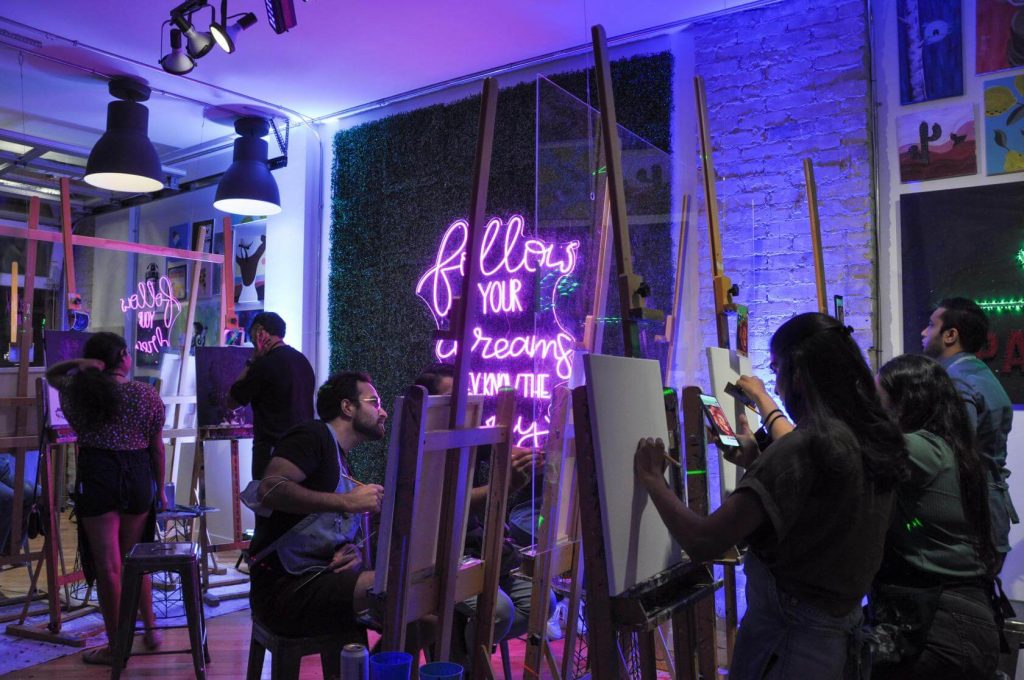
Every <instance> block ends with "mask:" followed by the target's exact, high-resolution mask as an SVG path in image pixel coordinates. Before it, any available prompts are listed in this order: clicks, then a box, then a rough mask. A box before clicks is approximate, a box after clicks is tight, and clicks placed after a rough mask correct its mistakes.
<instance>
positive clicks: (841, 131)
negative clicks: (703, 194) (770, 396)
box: [691, 0, 875, 379]
mask: <svg viewBox="0 0 1024 680" xmlns="http://www.w3.org/2000/svg"><path fill="white" fill-rule="evenodd" d="M867 22H868V18H867V9H866V7H865V2H864V0H782V1H781V2H779V3H776V4H772V5H769V6H766V7H761V8H756V9H751V10H747V11H741V12H737V13H733V14H728V15H725V16H721V17H718V18H714V19H709V20H707V21H703V22H700V23H697V24H695V25H694V26H693V27H692V28H691V30H692V31H693V32H694V33H693V43H694V50H695V54H694V64H695V70H696V73H698V74H699V75H702V76H703V77H704V80H705V87H706V92H707V100H708V118H709V123H710V128H711V140H712V146H713V154H714V167H715V171H716V173H717V175H718V182H717V189H718V198H719V209H720V213H719V214H720V216H721V225H722V240H723V252H724V265H725V270H726V274H728V275H729V276H730V277H731V278H732V279H733V281H734V282H736V283H738V284H739V285H740V288H741V295H740V296H739V297H738V298H737V302H739V303H741V304H746V305H749V306H750V308H751V312H750V313H751V325H750V337H751V359H752V360H753V362H754V365H755V367H756V368H758V369H759V371H758V372H759V373H761V374H762V377H764V378H766V379H767V378H768V377H769V376H768V375H764V374H765V373H767V365H768V341H769V339H770V338H771V334H772V332H774V330H775V329H776V328H778V326H779V325H780V324H781V323H782V322H784V321H785V320H786V319H788V318H789V317H790V316H792V315H793V314H795V313H799V312H804V311H813V310H815V309H816V305H817V302H816V296H815V287H814V263H813V259H812V254H811V237H810V231H809V221H808V214H807V195H806V190H805V183H804V176H803V167H802V161H803V159H804V158H805V157H809V158H811V159H812V161H813V163H814V169H815V178H816V180H817V185H818V205H819V213H820V216H821V231H822V242H823V245H824V248H823V251H824V261H825V276H826V288H827V292H828V295H829V299H830V301H829V309H830V310H831V307H832V304H831V296H832V295H834V294H841V295H844V296H845V302H846V318H847V323H848V324H850V325H851V326H853V327H854V329H855V330H856V334H855V337H856V339H857V341H858V343H859V344H860V345H861V347H863V348H865V349H867V348H868V347H870V346H871V345H872V318H873V293H874V290H875V281H874V280H873V277H874V257H875V253H874V239H875V231H874V217H873V198H872V195H873V194H872V189H873V187H872V173H871V146H870V138H869V132H868V130H869V116H870V113H871V103H870V100H869V77H870V69H869V55H868V43H867V34H868V32H867ZM701 201H703V199H701ZM700 225H701V226H700V229H701V231H700V238H701V250H700V258H701V259H700V262H701V281H702V290H701V310H702V313H701V327H702V330H703V334H704V340H705V344H715V341H716V338H715V326H714V320H713V316H712V315H713V309H712V300H713V298H712V294H711V288H710V268H711V264H710V259H709V257H708V255H707V253H708V252H709V251H708V245H707V239H708V237H707V227H706V219H704V218H703V216H702V219H701V220H700Z"/></svg>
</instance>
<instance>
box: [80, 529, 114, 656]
mask: <svg viewBox="0 0 1024 680" xmlns="http://www.w3.org/2000/svg"><path fill="white" fill-rule="evenodd" d="M81 522H82V528H83V529H85V533H86V534H87V535H88V537H89V551H90V552H91V553H92V559H93V562H94V563H95V565H96V591H97V594H98V596H99V602H100V611H101V612H102V613H103V626H104V628H106V630H107V652H108V653H109V649H110V645H111V644H113V642H114V639H115V634H116V631H117V619H118V610H119V607H120V604H121V550H120V545H119V543H118V536H119V533H120V532H119V528H120V524H121V518H120V516H119V515H118V513H116V512H107V513H104V514H102V515H99V516H97V517H82V518H81Z"/></svg>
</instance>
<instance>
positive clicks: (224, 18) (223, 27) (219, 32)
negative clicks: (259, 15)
mask: <svg viewBox="0 0 1024 680" xmlns="http://www.w3.org/2000/svg"><path fill="white" fill-rule="evenodd" d="M214 18H216V17H214ZM236 18H237V19H238V21H236V22H234V23H233V24H230V25H228V21H230V20H231V19H236ZM255 23H256V15H255V14H253V13H252V12H244V13H241V14H233V15H231V16H228V0H221V3H220V23H217V22H216V21H211V22H210V35H212V36H213V40H214V42H216V43H217V45H218V46H219V47H220V48H221V49H222V50H224V51H225V52H227V53H228V54H231V53H232V52H234V51H235V39H236V38H237V37H238V34H239V33H241V32H242V31H244V30H245V29H247V28H249V27H251V26H253V25H254V24H255Z"/></svg>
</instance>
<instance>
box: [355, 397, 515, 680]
mask: <svg viewBox="0 0 1024 680" xmlns="http://www.w3.org/2000/svg"><path fill="white" fill-rule="evenodd" d="M454 402H455V398H454V396H433V397H428V396H427V395H426V390H424V389H423V388H422V387H419V386H412V387H410V388H409V390H407V391H406V393H405V395H404V396H402V397H399V399H398V400H397V402H396V404H395V410H394V413H395V418H396V421H397V422H396V423H394V424H393V425H392V439H391V447H390V453H389V460H388V478H387V480H386V487H385V488H387V489H388V491H389V493H388V496H389V497H388V499H387V500H386V503H387V505H388V507H387V508H385V511H384V514H383V515H382V519H381V528H380V531H381V542H380V544H379V545H378V560H377V565H376V566H377V572H378V574H377V580H376V583H375V585H374V591H373V592H372V593H371V596H372V598H373V601H374V612H375V618H377V619H378V620H379V621H381V622H383V629H384V630H383V648H384V649H388V650H401V649H403V648H404V647H405V642H406V626H407V625H408V624H410V623H413V622H415V621H418V620H419V619H421V618H423V617H425V616H429V615H435V616H438V618H439V620H440V612H441V610H442V609H443V606H442V605H443V602H442V601H441V599H440V598H441V597H442V595H441V582H442V580H443V579H444V578H445V577H446V576H447V575H449V574H453V575H454V579H453V580H454V581H455V587H454V589H453V590H452V594H451V596H450V597H451V598H452V599H451V604H452V605H453V608H454V604H455V603H456V602H461V601H462V600H465V599H467V598H470V597H472V596H474V595H478V596H479V597H478V603H477V613H476V631H475V649H473V650H470V651H471V653H472V654H473V667H474V676H475V677H489V675H490V641H491V638H492V637H493V626H494V600H495V596H496V592H497V589H498V577H499V570H500V566H501V544H502V538H503V536H504V517H505V505H506V496H507V490H508V469H509V452H510V442H511V439H512V434H511V429H512V422H513V414H514V412H515V399H514V394H513V393H512V392H511V391H504V392H503V393H502V395H501V396H500V397H499V402H498V412H497V418H496V422H497V424H496V425H494V426H481V425H480V421H481V414H482V411H483V401H482V399H481V398H480V397H472V398H471V399H470V400H469V401H467V403H466V409H467V413H466V420H465V424H464V426H463V427H461V428H458V429H453V428H450V427H449V426H448V421H449V419H450V414H451V409H452V408H453V406H454ZM488 444H489V445H491V447H492V448H491V463H492V465H491V478H490V488H489V491H488V497H487V510H486V515H485V520H484V523H485V528H484V546H483V555H482V557H481V559H463V558H462V555H461V550H460V552H459V556H458V557H457V558H456V559H455V560H451V559H449V558H448V555H447V554H446V553H444V552H443V550H442V549H443V547H444V544H445V541H444V540H443V539H444V537H445V536H448V535H450V536H452V537H454V538H455V539H457V540H456V541H452V542H454V543H457V544H458V545H459V547H460V548H461V546H462V544H463V543H464V542H465V534H466V516H465V515H461V516H457V517H453V520H452V521H451V522H448V521H447V520H445V519H444V517H445V514H444V513H443V512H442V510H443V507H444V505H446V504H450V503H451V500H452V499H453V497H458V498H460V499H463V500H465V499H467V498H468V496H469V493H470V490H471V488H472V481H473V480H472V467H473V463H474V460H475V447H477V446H483V445H488ZM453 446H457V447H458V448H454V449H453V448H451V447H453ZM455 459H457V461H458V464H459V468H460V470H464V471H465V472H466V474H465V476H463V477H462V479H461V481H460V484H459V486H458V487H457V488H453V487H450V486H448V485H447V484H446V483H445V482H446V481H447V480H446V479H445V477H444V476H441V475H438V474H437V473H438V471H439V470H443V469H444V468H445V467H447V465H448V464H450V463H451V462H452V461H453V460H455ZM381 584H383V589H381V588H380V587H379V586H380V585H381ZM438 625H439V626H440V625H441V624H440V623H439V624H438ZM448 628H449V629H450V628H451V625H450V624H449V626H448ZM439 632H440V631H439ZM441 644H443V643H439V645H438V648H437V655H438V656H439V657H441V658H443V657H444V656H446V655H447V652H448V650H445V649H442V648H441V646H440V645H441Z"/></svg>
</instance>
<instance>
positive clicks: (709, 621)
mask: <svg viewBox="0 0 1024 680" xmlns="http://www.w3.org/2000/svg"><path fill="white" fill-rule="evenodd" d="M691 611H692V612H693V614H692V620H693V625H694V633H695V634H696V652H697V663H698V668H699V673H700V677H702V678H704V679H705V680H710V679H712V678H715V677H717V676H718V643H717V641H716V640H715V598H714V597H710V598H707V599H705V600H704V601H702V602H700V603H698V604H697V606H696V608H694V609H692V610H691Z"/></svg>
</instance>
